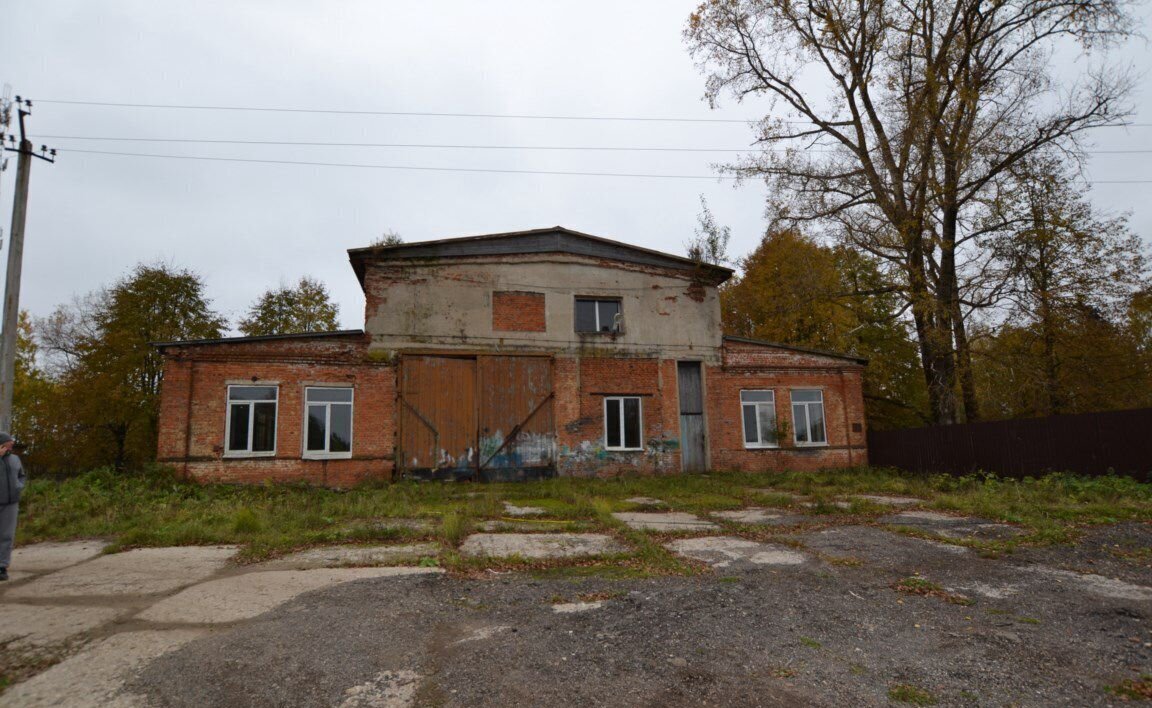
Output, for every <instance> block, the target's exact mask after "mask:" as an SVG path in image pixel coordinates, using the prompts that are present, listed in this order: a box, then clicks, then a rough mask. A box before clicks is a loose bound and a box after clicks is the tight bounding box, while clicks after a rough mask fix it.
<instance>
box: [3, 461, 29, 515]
mask: <svg viewBox="0 0 1152 708" xmlns="http://www.w3.org/2000/svg"><path fill="white" fill-rule="evenodd" d="M0 475H2V476H3V477H4V479H0V505H2V504H15V503H16V502H18V501H20V493H21V492H23V491H24V482H25V481H27V479H28V475H26V474H24V465H23V463H21V462H20V458H19V457H17V456H16V455H13V454H12V453H8V454H7V455H4V456H3V457H0Z"/></svg>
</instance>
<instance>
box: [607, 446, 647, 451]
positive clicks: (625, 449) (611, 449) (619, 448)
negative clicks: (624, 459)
mask: <svg viewBox="0 0 1152 708" xmlns="http://www.w3.org/2000/svg"><path fill="white" fill-rule="evenodd" d="M604 450H605V451H607V452H644V448H642V447H605V448H604Z"/></svg>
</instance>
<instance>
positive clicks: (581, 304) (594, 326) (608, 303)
mask: <svg viewBox="0 0 1152 708" xmlns="http://www.w3.org/2000/svg"><path fill="white" fill-rule="evenodd" d="M576 331H577V332H619V331H620V301H619V300H595V299H592V298H580V297H578V298H576Z"/></svg>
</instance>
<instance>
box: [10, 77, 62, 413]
mask: <svg viewBox="0 0 1152 708" xmlns="http://www.w3.org/2000/svg"><path fill="white" fill-rule="evenodd" d="M16 114H17V119H18V121H19V123H20V145H19V147H10V146H8V145H5V146H4V151H5V152H14V153H17V155H18V156H19V157H18V158H17V161H16V194H15V195H14V196H13V198H12V228H11V230H9V232H8V278H7V279H6V280H5V281H4V323H3V330H0V432H10V431H11V430H12V387H13V385H14V383H15V378H16V340H17V336H16V335H17V332H16V329H17V325H18V323H19V320H20V270H21V267H22V265H23V260H24V221H25V220H26V218H27V216H28V177H29V173H30V172H31V171H32V158H33V157H35V158H38V159H41V160H44V161H45V162H55V161H56V150H51V151H50V150H49V149H48V148H47V146H44V145H41V146H40V154H36V153H35V152H33V149H32V141H30V140H29V139H28V136H27V133H25V132H24V118H25V116H28V115H31V114H32V102H31V101H29V100H27V99H21V98H20V97H19V96H17V97H16ZM7 137H8V142H9V143H10V144H14V143H15V142H16V139H15V138H14V137H13V136H11V135H9V136H7ZM2 139H3V136H0V140H2Z"/></svg>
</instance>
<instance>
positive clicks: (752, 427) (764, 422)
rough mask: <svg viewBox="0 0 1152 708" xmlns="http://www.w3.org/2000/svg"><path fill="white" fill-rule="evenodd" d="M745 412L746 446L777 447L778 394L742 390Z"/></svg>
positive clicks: (741, 405) (742, 402)
mask: <svg viewBox="0 0 1152 708" xmlns="http://www.w3.org/2000/svg"><path fill="white" fill-rule="evenodd" d="M740 408H741V410H742V412H743V414H744V447H776V445H777V443H776V394H775V393H774V392H772V391H741V392H740Z"/></svg>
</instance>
